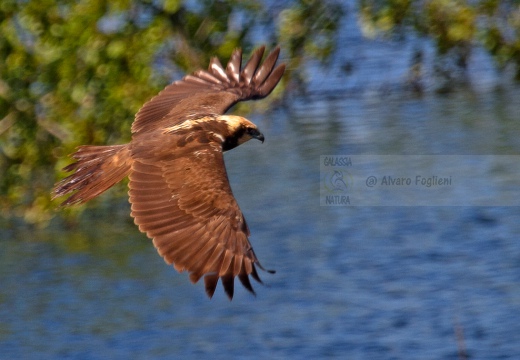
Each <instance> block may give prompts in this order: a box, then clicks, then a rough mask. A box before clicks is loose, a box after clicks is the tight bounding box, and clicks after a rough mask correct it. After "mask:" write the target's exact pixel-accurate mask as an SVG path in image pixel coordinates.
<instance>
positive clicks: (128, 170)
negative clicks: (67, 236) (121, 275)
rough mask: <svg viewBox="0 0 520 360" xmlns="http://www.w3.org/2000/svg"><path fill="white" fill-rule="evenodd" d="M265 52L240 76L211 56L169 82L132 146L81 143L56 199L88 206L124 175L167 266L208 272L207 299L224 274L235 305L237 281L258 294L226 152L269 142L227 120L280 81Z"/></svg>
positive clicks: (193, 275)
mask: <svg viewBox="0 0 520 360" xmlns="http://www.w3.org/2000/svg"><path fill="white" fill-rule="evenodd" d="M263 51H264V48H263V47H262V48H260V49H258V50H257V51H255V52H254V53H253V56H252V57H251V60H249V62H248V63H247V64H246V66H245V67H244V69H243V70H241V58H242V56H241V52H240V50H236V51H235V52H234V53H233V55H232V57H231V59H230V61H229V63H228V65H227V67H226V69H224V68H223V67H222V65H220V63H219V62H218V60H216V59H213V60H212V61H211V63H210V66H209V70H208V72H206V71H201V70H199V71H197V72H195V73H194V74H193V75H188V76H186V77H185V78H184V79H183V80H181V81H178V82H174V83H173V84H171V85H169V86H167V87H166V88H165V89H164V90H163V91H162V92H161V93H159V95H157V96H156V97H154V98H153V99H151V100H150V101H149V102H147V103H146V104H145V105H144V106H143V107H142V108H141V110H139V112H138V113H137V114H136V118H135V121H134V123H133V124H132V141H131V142H130V143H128V144H124V145H111V146H81V147H79V149H78V151H77V152H76V153H74V154H73V157H74V159H76V160H77V161H76V162H75V163H73V164H71V165H69V166H67V167H66V168H65V170H67V171H74V173H73V174H72V175H70V176H69V177H67V178H65V179H63V180H62V181H61V182H59V183H58V184H57V185H56V187H55V190H54V193H55V196H61V195H66V194H72V195H71V196H70V197H69V198H68V199H67V200H66V201H65V202H64V203H63V204H64V205H72V204H76V203H83V202H85V201H88V200H90V199H92V198H94V197H96V196H98V195H99V194H101V193H102V192H104V191H105V190H107V189H109V188H110V187H111V186H113V185H114V184H116V183H117V182H119V181H121V180H122V179H123V178H125V177H126V176H128V177H129V179H130V182H129V188H130V190H129V195H130V203H131V204H132V212H131V215H132V216H133V217H134V221H135V223H136V224H137V225H138V226H139V229H140V230H141V231H142V232H144V233H146V234H147V236H148V237H150V238H151V239H152V240H153V243H154V245H155V247H156V248H157V251H158V252H159V254H160V255H161V256H162V257H163V258H164V259H165V261H166V262H167V263H169V264H173V265H174V267H175V269H177V270H178V271H188V272H189V273H190V280H191V281H192V282H197V281H198V280H199V279H200V278H201V277H202V276H204V282H205V287H206V292H207V294H208V295H209V296H210V297H211V296H212V295H213V293H214V291H215V288H216V285H217V282H218V279H219V278H220V279H221V281H222V284H223V286H224V289H225V291H226V293H227V295H228V296H229V298H230V299H231V298H232V297H233V290H234V278H235V277H237V276H238V278H239V280H240V281H241V282H242V284H243V285H244V286H245V287H246V288H247V289H248V290H249V291H251V292H253V293H254V291H253V288H252V286H251V283H250V281H249V275H251V276H252V277H253V278H254V279H255V280H257V281H259V282H261V281H260V278H259V277H258V274H257V272H256V268H255V265H257V266H260V264H259V262H258V259H257V258H256V256H255V254H254V252H253V249H252V247H251V244H250V243H249V240H248V237H249V229H248V227H247V224H246V221H245V218H244V216H243V215H242V212H241V211H240V208H239V207H238V204H237V202H236V200H235V198H234V197H233V193H232V191H231V187H230V185H229V181H228V177H227V173H226V168H225V165H224V158H223V152H224V151H227V150H231V149H233V148H234V147H236V146H238V145H240V144H242V143H244V142H246V141H248V140H250V139H252V138H256V139H258V140H261V141H262V142H263V140H264V137H263V135H262V134H261V133H260V131H259V130H258V128H257V127H256V126H255V125H254V124H253V123H252V122H250V121H249V120H247V119H245V118H243V117H239V116H233V115H223V114H224V112H225V111H227V110H228V109H229V108H230V107H231V106H232V105H233V104H235V103H236V102H238V101H243V100H249V99H258V98H263V97H265V96H267V95H268V94H269V93H270V92H271V91H272V90H273V89H274V87H275V86H276V85H277V83H278V82H279V80H280V78H281V76H282V75H283V72H284V65H283V64H282V65H280V66H278V67H276V68H275V67H274V65H275V63H276V60H277V58H278V53H279V49H275V50H274V51H273V52H272V53H271V54H270V55H269V56H268V57H267V58H266V59H265V61H264V62H263V63H262V64H261V65H259V64H260V60H261V58H262V55H263ZM260 267H261V266H260Z"/></svg>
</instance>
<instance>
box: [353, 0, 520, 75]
mask: <svg viewBox="0 0 520 360" xmlns="http://www.w3.org/2000/svg"><path fill="white" fill-rule="evenodd" d="M360 14H361V21H362V26H363V29H364V30H365V33H366V34H367V35H369V36H375V35H376V34H377V33H385V34H395V33H398V32H399V33H402V32H403V28H406V29H408V30H414V31H416V32H417V33H418V34H419V35H421V36H427V37H430V38H431V39H433V40H434V42H435V45H436V48H437V53H438V54H439V56H446V55H454V56H455V57H456V59H455V60H456V63H457V64H458V65H459V66H460V67H462V68H464V67H465V65H466V63H467V59H468V56H469V55H470V49H471V47H472V46H474V45H475V44H480V45H482V46H483V47H484V48H486V49H487V50H488V51H489V52H490V53H491V54H492V55H493V56H494V58H495V59H496V61H497V64H498V65H499V67H504V66H505V65H507V64H511V65H512V66H513V67H514V68H515V72H516V77H517V78H518V79H520V3H519V1H518V0H507V1H498V0H480V1H469V0H426V1H410V0H360Z"/></svg>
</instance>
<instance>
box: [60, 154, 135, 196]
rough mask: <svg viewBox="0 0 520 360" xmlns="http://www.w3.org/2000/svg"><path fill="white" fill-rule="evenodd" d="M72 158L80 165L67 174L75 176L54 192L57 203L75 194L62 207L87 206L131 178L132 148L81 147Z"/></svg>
mask: <svg viewBox="0 0 520 360" xmlns="http://www.w3.org/2000/svg"><path fill="white" fill-rule="evenodd" d="M72 157H73V158H74V159H76V160H77V161H76V162H75V163H72V164H70V165H68V166H67V167H65V168H64V169H63V170H65V171H74V173H73V174H72V175H70V176H68V177H66V178H65V179H63V180H61V181H60V182H58V183H57V184H56V185H55V187H54V191H53V199H54V198H56V197H59V196H63V195H68V194H71V193H73V194H72V195H71V196H70V197H69V198H68V199H67V200H65V201H64V202H63V203H62V204H61V205H62V206H67V205H73V204H80V203H84V202H86V201H88V200H90V199H92V198H94V197H96V196H98V195H99V194H101V193H103V192H104V191H106V190H108V189H109V188H110V187H112V186H113V185H114V184H116V183H118V182H119V181H121V180H122V179H124V178H125V177H126V176H128V175H129V174H130V170H131V166H132V157H131V156H130V149H129V146H128V144H125V145H112V146H89V145H87V146H80V147H79V148H78V150H77V151H76V152H75V153H74V154H73V155H72Z"/></svg>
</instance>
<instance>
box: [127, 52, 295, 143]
mask: <svg viewBox="0 0 520 360" xmlns="http://www.w3.org/2000/svg"><path fill="white" fill-rule="evenodd" d="M264 50H265V47H263V46H262V47H260V48H258V49H257V50H255V51H254V52H253V55H252V56H251V59H250V60H249V61H248V62H247V64H246V66H245V67H244V69H243V70H242V69H241V62H242V51H241V50H240V49H237V50H235V51H234V52H233V54H232V55H231V58H230V60H229V62H228V64H227V66H226V68H224V67H223V66H222V64H221V63H220V61H218V59H216V58H213V59H212V60H211V62H210V65H209V68H208V71H204V70H198V71H196V72H194V73H193V74H191V75H188V76H186V77H185V78H184V79H182V80H180V81H176V82H174V83H172V84H171V85H168V86H167V87H166V88H164V90H162V91H161V92H160V93H159V94H158V95H157V96H155V97H154V98H152V99H151V100H150V101H148V102H147V103H146V104H144V105H143V107H142V108H141V109H140V110H139V112H138V113H137V114H136V116H135V121H134V123H133V124H132V133H138V132H145V131H149V130H155V129H157V128H159V127H161V126H173V125H175V124H178V123H181V122H182V121H184V120H185V119H187V118H194V117H200V116H203V115H208V114H224V113H225V112H226V111H227V110H228V109H229V108H230V107H231V106H233V105H234V104H236V103H237V102H239V101H244V100H249V99H261V98H264V97H266V96H267V95H269V94H270V93H271V91H273V89H274V88H275V86H276V85H277V84H278V82H279V81H280V79H281V77H282V75H283V73H284V70H285V65H284V64H281V65H279V66H277V67H276V68H275V67H274V65H275V64H276V60H277V59H278V55H279V53H280V49H279V48H278V47H277V48H275V49H274V50H273V51H272V52H271V53H270V54H269V55H268V56H267V57H266V59H265V61H264V62H263V63H262V64H260V60H261V59H262V55H263V53H264Z"/></svg>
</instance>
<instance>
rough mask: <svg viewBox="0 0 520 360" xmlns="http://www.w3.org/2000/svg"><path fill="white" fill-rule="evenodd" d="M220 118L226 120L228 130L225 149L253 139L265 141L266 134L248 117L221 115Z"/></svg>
mask: <svg viewBox="0 0 520 360" xmlns="http://www.w3.org/2000/svg"><path fill="white" fill-rule="evenodd" d="M219 120H220V121H224V122H225V124H226V126H227V130H228V134H227V136H226V138H225V141H224V144H223V148H224V151H226V150H230V149H233V148H234V147H237V146H238V145H241V144H243V143H245V142H247V141H249V140H251V139H257V140H260V141H261V142H264V134H262V133H261V132H260V130H258V128H257V127H256V125H255V124H253V123H252V122H251V121H249V120H247V119H246V118H243V117H241V116H235V115H222V116H220V117H219Z"/></svg>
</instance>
